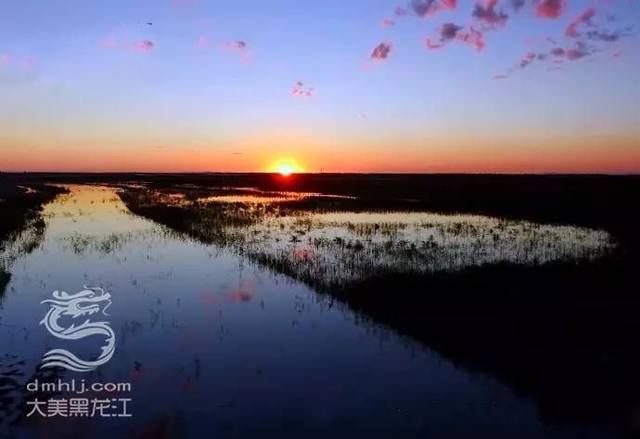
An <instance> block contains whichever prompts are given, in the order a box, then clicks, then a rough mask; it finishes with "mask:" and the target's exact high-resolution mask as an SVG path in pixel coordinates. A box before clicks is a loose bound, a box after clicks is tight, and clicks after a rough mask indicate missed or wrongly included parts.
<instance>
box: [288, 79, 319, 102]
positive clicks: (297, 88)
mask: <svg viewBox="0 0 640 439" xmlns="http://www.w3.org/2000/svg"><path fill="white" fill-rule="evenodd" d="M291 95H292V96H295V97H298V98H312V97H313V96H314V95H315V90H314V89H313V87H306V86H305V84H304V83H303V82H302V81H297V82H296V83H295V84H294V85H293V88H292V89H291Z"/></svg>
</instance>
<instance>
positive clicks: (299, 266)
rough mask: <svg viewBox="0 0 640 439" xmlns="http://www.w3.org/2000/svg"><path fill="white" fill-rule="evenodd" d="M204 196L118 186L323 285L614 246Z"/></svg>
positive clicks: (476, 219) (319, 206) (555, 257)
mask: <svg viewBox="0 0 640 439" xmlns="http://www.w3.org/2000/svg"><path fill="white" fill-rule="evenodd" d="M202 195H203V193H202V190H198V194H197V196H189V195H185V196H182V197H176V196H167V193H165V192H162V191H156V192H154V191H145V190H131V189H128V190H125V191H124V192H121V197H122V198H123V200H124V202H125V203H126V204H127V206H128V207H129V208H130V209H131V210H132V211H133V212H136V213H140V214H142V215H145V216H149V217H151V218H153V219H156V220H159V221H160V222H163V223H165V224H167V225H169V226H172V227H174V228H177V229H178V230H181V231H183V232H187V233H188V234H190V235H191V236H193V237H195V238H197V239H199V240H201V241H204V242H207V243H212V244H216V245H218V246H221V247H226V248H230V249H231V250H232V251H234V252H236V253H237V254H239V255H241V256H243V257H247V258H249V259H251V260H254V261H256V262H258V263H260V264H262V265H264V266H266V267H268V268H270V269H272V270H274V271H277V272H280V273H285V274H287V275H289V276H291V277H293V278H295V279H298V280H301V281H303V282H305V283H307V284H310V285H312V286H314V287H316V288H318V289H321V290H328V291H338V290H344V289H345V288H348V287H349V286H350V285H354V284H358V283H360V282H363V281H365V280H367V279H369V278H371V277H374V276H380V275H395V274H406V275H415V274H429V273H437V272H456V271H461V270H463V269H465V268H467V267H478V266H485V265H491V264H499V263H509V264H515V265H527V266H541V265H544V264H547V263H550V262H578V261H592V260H595V259H597V258H600V257H604V256H606V255H608V254H609V253H610V252H612V251H613V250H614V248H615V244H614V243H613V239H612V238H611V236H610V235H609V234H608V233H607V232H605V231H601V230H593V229H588V228H580V227H573V226H556V225H543V224H537V223H533V222H528V221H515V220H505V219H499V218H493V217H487V216H480V215H454V214H451V215H444V214H433V213H425V212H384V211H381V212H349V211H346V212H345V211H342V212H332V211H327V210H328V208H329V207H330V206H331V203H333V199H331V198H329V204H326V203H325V201H326V200H322V199H320V200H317V198H318V197H316V196H315V195H314V196H311V197H309V198H307V199H306V200H305V201H304V202H311V204H310V208H309V209H308V210H303V209H301V206H302V205H301V204H299V203H300V202H301V200H296V203H297V204H295V205H294V206H292V205H289V204H288V203H282V202H272V203H262V202H229V201H228V200H227V199H225V200H224V201H219V200H218V199H217V197H221V196H222V197H225V196H226V195H221V191H220V190H217V192H216V195H214V196H210V197H207V198H206V201H203V197H202ZM189 200H190V201H189ZM340 201H341V202H342V201H344V200H343V199H340ZM348 201H349V202H352V201H353V200H352V199H349V200H348ZM323 203H324V204H323Z"/></svg>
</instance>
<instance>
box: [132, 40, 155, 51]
mask: <svg viewBox="0 0 640 439" xmlns="http://www.w3.org/2000/svg"><path fill="white" fill-rule="evenodd" d="M155 47H156V45H155V43H154V42H153V41H151V40H141V41H136V42H135V43H133V45H132V46H131V48H132V49H133V51H135V52H140V53H148V52H151V51H152V50H153V49H154V48H155Z"/></svg>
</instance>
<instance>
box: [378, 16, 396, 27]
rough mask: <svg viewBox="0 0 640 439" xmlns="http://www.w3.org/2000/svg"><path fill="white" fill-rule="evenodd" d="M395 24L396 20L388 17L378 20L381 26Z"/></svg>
mask: <svg viewBox="0 0 640 439" xmlns="http://www.w3.org/2000/svg"><path fill="white" fill-rule="evenodd" d="M395 25H396V22H395V21H394V20H392V19H390V18H385V19H383V20H382V21H381V22H380V26H381V27H383V28H388V27H393V26H395Z"/></svg>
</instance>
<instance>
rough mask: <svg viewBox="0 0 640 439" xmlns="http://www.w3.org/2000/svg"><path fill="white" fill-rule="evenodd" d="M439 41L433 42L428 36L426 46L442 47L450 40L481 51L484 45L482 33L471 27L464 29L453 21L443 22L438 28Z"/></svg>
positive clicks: (432, 48)
mask: <svg viewBox="0 0 640 439" xmlns="http://www.w3.org/2000/svg"><path fill="white" fill-rule="evenodd" d="M438 34H439V41H438V42H434V41H433V40H431V39H430V38H427V40H426V46H427V48H428V49H430V50H436V49H440V48H442V47H444V46H445V45H446V44H448V43H450V42H451V41H459V42H461V43H464V44H468V45H470V46H471V47H473V48H474V49H476V50H477V51H481V50H482V49H484V47H485V46H486V43H485V41H484V36H483V35H482V33H481V32H480V31H478V30H476V29H474V28H473V27H471V28H469V30H465V29H464V28H463V27H462V26H458V25H457V24H455V23H444V24H443V25H442V26H440V28H439V29H438Z"/></svg>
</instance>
